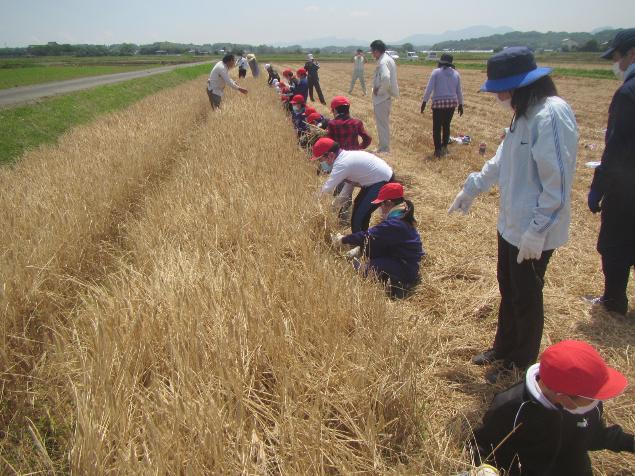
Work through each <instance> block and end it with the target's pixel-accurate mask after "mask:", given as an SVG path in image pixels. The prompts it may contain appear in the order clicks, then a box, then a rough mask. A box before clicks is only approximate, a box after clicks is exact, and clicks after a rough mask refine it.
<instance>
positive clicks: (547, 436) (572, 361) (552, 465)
mask: <svg viewBox="0 0 635 476" xmlns="http://www.w3.org/2000/svg"><path fill="white" fill-rule="evenodd" d="M627 384H628V382H627V381H626V378H625V377H624V376H623V375H622V374H621V373H619V372H618V371H617V370H615V369H612V368H611V367H609V366H607V365H606V363H605V362H604V360H603V359H602V357H601V356H600V354H598V352H597V351H596V350H595V349H594V348H593V347H592V346H591V345H589V344H587V343H586V342H581V341H572V340H570V341H562V342H559V343H558V344H555V345H552V346H551V347H548V348H547V349H546V350H545V351H544V352H543V354H542V356H541V358H540V363H538V364H534V365H532V366H531V367H529V369H528V370H527V373H526V376H525V379H524V380H523V381H521V382H519V383H517V384H516V385H514V386H512V387H510V388H509V389H507V390H505V391H504V392H502V393H499V394H498V395H496V396H495V397H494V400H493V402H492V405H491V407H490V409H489V410H488V411H487V413H486V414H485V416H484V417H483V424H482V425H481V427H480V428H478V429H477V430H476V431H475V432H474V439H473V440H472V442H471V445H472V449H473V450H474V451H473V453H474V454H473V456H474V458H475V459H476V460H477V462H479V461H483V462H488V463H490V464H492V465H494V466H496V467H498V468H500V469H504V470H505V471H506V473H505V474H506V475H508V476H514V475H522V476H526V475H541V476H543V475H544V476H546V475H553V476H562V475H575V476H587V475H588V476H591V475H592V474H593V470H592V468H591V460H590V459H589V455H588V452H589V451H594V450H602V449H608V450H611V451H615V452H618V451H628V452H631V453H633V452H635V447H634V440H633V435H632V434H630V433H625V432H624V431H623V430H622V428H621V427H619V426H618V425H612V426H609V427H607V426H606V425H605V423H604V421H603V417H602V414H603V411H604V409H603V404H602V402H603V401H605V400H609V399H611V398H613V397H616V396H618V395H620V394H621V393H622V392H623V391H624V389H625V388H626V385H627Z"/></svg>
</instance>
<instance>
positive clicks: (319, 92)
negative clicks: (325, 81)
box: [307, 76, 326, 104]
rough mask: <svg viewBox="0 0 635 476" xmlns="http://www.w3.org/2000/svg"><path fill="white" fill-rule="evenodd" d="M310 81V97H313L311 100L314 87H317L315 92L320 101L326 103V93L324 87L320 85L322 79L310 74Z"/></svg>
mask: <svg viewBox="0 0 635 476" xmlns="http://www.w3.org/2000/svg"><path fill="white" fill-rule="evenodd" d="M307 82H308V83H309V98H311V101H313V100H314V99H313V88H315V92H316V93H317V95H318V98H319V99H320V102H321V103H322V104H326V101H324V95H323V94H322V88H321V87H320V80H319V79H318V78H313V77H311V76H309V78H308V81H307Z"/></svg>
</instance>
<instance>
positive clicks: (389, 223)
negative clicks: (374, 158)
mask: <svg viewBox="0 0 635 476" xmlns="http://www.w3.org/2000/svg"><path fill="white" fill-rule="evenodd" d="M372 203H373V204H375V205H379V207H380V209H381V216H382V221H381V223H379V224H378V225H375V226H373V227H371V228H369V229H368V230H367V231H358V232H356V233H352V234H350V235H346V236H344V235H337V236H335V237H334V238H333V244H334V245H336V246H340V245H350V246H355V247H360V248H354V250H360V253H359V254H363V255H364V256H366V257H367V259H368V260H367V262H366V264H365V265H364V267H363V268H362V269H360V270H361V271H362V273H363V274H364V275H365V276H366V275H369V274H374V275H376V276H377V277H378V278H379V279H380V280H381V281H382V282H384V283H387V284H388V285H389V286H390V294H391V296H394V297H403V295H404V292H405V291H407V290H409V289H412V288H413V287H414V285H415V284H417V283H418V282H419V263H420V261H421V258H422V257H423V255H424V251H423V245H422V243H421V237H420V236H419V232H418V231H417V228H416V226H415V225H416V222H415V216H414V210H415V209H414V205H413V204H412V202H411V201H410V200H406V199H404V189H403V186H402V185H401V184H400V183H397V182H392V183H387V184H386V185H384V186H383V187H382V188H381V189H380V190H379V194H378V195H377V198H376V199H375V200H373V201H372ZM356 254H357V253H356Z"/></svg>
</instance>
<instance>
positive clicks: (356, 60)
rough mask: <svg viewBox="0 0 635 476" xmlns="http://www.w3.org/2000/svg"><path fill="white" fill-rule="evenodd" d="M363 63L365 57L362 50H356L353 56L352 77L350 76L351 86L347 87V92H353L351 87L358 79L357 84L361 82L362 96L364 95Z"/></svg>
mask: <svg viewBox="0 0 635 476" xmlns="http://www.w3.org/2000/svg"><path fill="white" fill-rule="evenodd" d="M365 64H366V58H365V57H364V52H363V51H362V50H357V54H356V55H355V56H353V77H352V78H351V87H350V88H349V89H348V94H353V88H354V87H355V83H356V82H357V80H358V79H359V84H361V86H362V91H363V92H364V96H366V82H365V81H364V65H365Z"/></svg>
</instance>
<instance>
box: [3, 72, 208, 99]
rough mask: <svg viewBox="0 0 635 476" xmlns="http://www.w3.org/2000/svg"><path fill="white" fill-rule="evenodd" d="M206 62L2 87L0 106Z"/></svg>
mask: <svg viewBox="0 0 635 476" xmlns="http://www.w3.org/2000/svg"><path fill="white" fill-rule="evenodd" d="M206 63H208V61H201V62H198V63H186V64H178V65H170V66H161V67H159V68H152V69H144V70H139V71H129V72H126V73H115V74H104V75H101V76H91V77H88V78H78V79H69V80H68V81H54V82H50V83H42V84H36V85H33V86H20V87H17V88H10V89H3V90H0V107H10V106H15V105H18V104H22V103H25V102H29V101H34V100H36V99H40V98H44V97H49V96H56V95H58V94H66V93H70V92H73V91H79V90H82V89H90V88H94V87H96V86H102V85H104V84H113V83H120V82H123V81H129V80H131V79H136V78H144V77H147V76H152V75H154V74H161V73H167V72H169V71H172V70H174V69H177V68H187V67H190V66H198V65H203V64H206Z"/></svg>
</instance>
